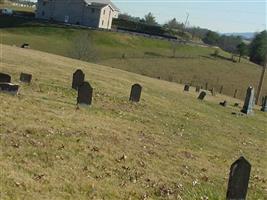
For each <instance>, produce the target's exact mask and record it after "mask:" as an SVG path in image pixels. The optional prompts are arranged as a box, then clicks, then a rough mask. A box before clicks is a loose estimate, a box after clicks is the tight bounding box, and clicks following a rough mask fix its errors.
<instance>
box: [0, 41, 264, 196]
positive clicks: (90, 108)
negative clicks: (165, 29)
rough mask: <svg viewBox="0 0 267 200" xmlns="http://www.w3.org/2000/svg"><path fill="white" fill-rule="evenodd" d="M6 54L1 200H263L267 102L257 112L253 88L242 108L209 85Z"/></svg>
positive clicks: (18, 51)
mask: <svg viewBox="0 0 267 200" xmlns="http://www.w3.org/2000/svg"><path fill="white" fill-rule="evenodd" d="M3 48H4V51H3V52H4V60H3V64H2V65H1V71H0V88H1V89H0V101H1V110H0V112H1V116H4V117H2V120H1V124H0V125H1V129H0V134H1V144H2V152H1V154H0V158H1V160H2V161H3V162H2V161H1V162H0V168H1V169H2V175H3V176H1V181H0V182H1V183H0V184H1V188H2V189H1V190H2V191H1V192H2V193H1V195H2V194H3V195H4V197H5V198H7V199H9V198H10V199H12V198H13V199H17V198H19V197H21V196H28V197H30V199H42V197H44V196H45V197H47V198H51V199H53V198H56V199H201V200H202V199H205V200H208V199H227V200H233V199H265V198H266V197H267V196H266V190H267V188H266V182H267V178H266V174H265V169H266V167H267V163H266V160H264V159H263V158H262V155H263V154H264V153H266V152H265V144H266V136H267V135H266V134H267V127H266V126H265V125H266V124H267V113H266V111H267V97H266V96H264V97H263V98H262V102H261V104H260V105H255V97H254V96H255V89H254V87H253V86H252V85H251V86H249V85H247V86H246V87H248V89H247V92H246V95H245V97H244V101H242V100H239V99H236V98H233V95H232V96H225V95H222V94H221V93H222V90H223V86H222V87H221V90H218V91H220V92H218V93H216V89H215V88H212V87H211V86H210V85H209V83H208V82H207V83H205V86H204V88H202V86H201V85H197V86H191V85H190V84H185V85H183V84H177V83H171V82H167V81H163V80H160V79H157V78H155V79H154V78H149V77H145V76H142V75H137V74H133V73H130V72H125V71H121V70H118V69H113V68H108V67H105V66H101V65H95V64H90V63H86V62H83V61H78V60H74V59H70V58H66V57H62V56H57V55H53V54H48V53H42V52H39V51H34V50H31V49H28V50H27V51H24V50H23V49H22V48H16V47H11V46H5V45H3ZM55 66H56V67H55ZM26 72H27V73H26ZM18 83H19V85H17V84H18ZM191 88H192V89H191ZM2 91H3V92H2ZM6 91H8V92H11V93H12V95H10V94H9V93H8V92H6ZM14 91H15V93H14ZM235 93H237V92H236V91H235ZM234 96H236V95H234ZM220 105H221V106H220ZM232 112H236V113H239V115H231V113H232ZM11 171H12V173H10V172H11Z"/></svg>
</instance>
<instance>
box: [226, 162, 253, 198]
mask: <svg viewBox="0 0 267 200" xmlns="http://www.w3.org/2000/svg"><path fill="white" fill-rule="evenodd" d="M250 170H251V165H250V163H249V162H248V161H247V160H246V159H245V158H244V157H240V158H239V159H238V160H237V161H235V162H234V163H233V164H232V165H231V169H230V174H229V181H228V189H227V195H226V199H227V200H245V199H246V196H247V189H248V183H249V177H250Z"/></svg>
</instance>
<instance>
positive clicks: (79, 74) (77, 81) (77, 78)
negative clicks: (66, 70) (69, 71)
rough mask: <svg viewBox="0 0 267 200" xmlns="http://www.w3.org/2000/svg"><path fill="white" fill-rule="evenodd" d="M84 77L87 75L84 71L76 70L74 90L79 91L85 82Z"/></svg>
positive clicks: (73, 82) (73, 79) (73, 81)
mask: <svg viewBox="0 0 267 200" xmlns="http://www.w3.org/2000/svg"><path fill="white" fill-rule="evenodd" d="M84 77H85V75H84V73H83V71H82V70H80V69H78V70H76V71H75V72H74V74H73V77H72V88H73V89H75V90H78V88H79V86H81V85H82V84H83V82H84Z"/></svg>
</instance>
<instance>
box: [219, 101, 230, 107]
mask: <svg viewBox="0 0 267 200" xmlns="http://www.w3.org/2000/svg"><path fill="white" fill-rule="evenodd" d="M220 105H221V106H223V107H227V105H228V102H227V101H224V102H220Z"/></svg>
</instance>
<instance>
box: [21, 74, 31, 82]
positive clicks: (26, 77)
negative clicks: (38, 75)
mask: <svg viewBox="0 0 267 200" xmlns="http://www.w3.org/2000/svg"><path fill="white" fill-rule="evenodd" d="M20 81H21V82H24V83H31V81H32V75H31V74H26V73H21V74H20Z"/></svg>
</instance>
